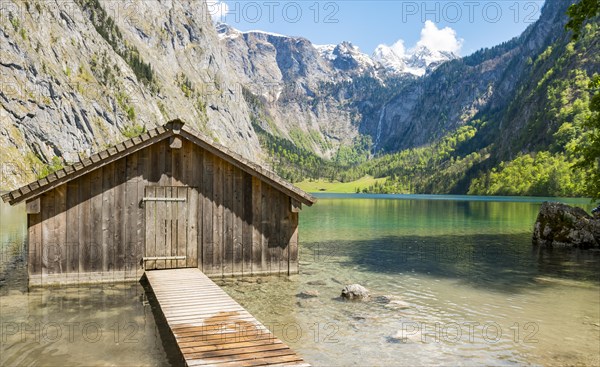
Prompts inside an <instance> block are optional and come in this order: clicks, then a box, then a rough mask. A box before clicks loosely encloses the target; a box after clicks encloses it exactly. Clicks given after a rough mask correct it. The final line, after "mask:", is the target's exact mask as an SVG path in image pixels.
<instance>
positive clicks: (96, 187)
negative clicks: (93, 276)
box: [89, 169, 104, 272]
mask: <svg viewBox="0 0 600 367" xmlns="http://www.w3.org/2000/svg"><path fill="white" fill-rule="evenodd" d="M102 171H103V169H97V170H94V171H92V172H90V180H91V196H92V197H91V200H92V212H91V221H92V223H91V241H90V267H89V271H93V272H96V271H101V270H102V266H103V259H102V255H103V253H104V251H103V249H102V200H103V195H102V184H103V182H102V181H103V180H102Z"/></svg>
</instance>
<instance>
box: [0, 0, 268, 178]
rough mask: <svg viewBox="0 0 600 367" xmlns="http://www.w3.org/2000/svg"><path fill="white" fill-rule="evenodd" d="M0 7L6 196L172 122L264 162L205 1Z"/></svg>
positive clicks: (0, 124) (81, 1) (80, 1)
mask: <svg viewBox="0 0 600 367" xmlns="http://www.w3.org/2000/svg"><path fill="white" fill-rule="evenodd" d="M1 7H2V9H1V10H2V17H0V22H1V24H0V49H1V50H2V57H1V59H0V80H1V81H2V87H1V88H0V146H1V147H2V150H3V152H2V156H1V158H0V165H1V166H2V173H3V176H2V178H3V180H2V181H3V182H1V183H0V186H2V187H3V188H5V189H6V188H8V187H15V186H16V185H18V184H22V183H24V182H26V181H28V180H31V179H33V178H35V176H36V175H37V176H40V175H43V174H44V173H45V172H46V173H47V171H48V170H49V169H52V168H53V167H54V168H56V166H59V165H62V164H64V163H65V162H72V161H76V160H78V159H80V158H81V157H84V156H89V155H90V154H92V153H94V152H97V151H99V150H101V149H103V148H105V147H106V146H108V145H111V144H113V143H115V142H117V141H121V140H124V139H125V138H126V137H130V136H132V135H135V134H137V133H139V132H141V131H143V129H144V128H151V127H154V126H157V125H162V124H164V123H166V122H167V121H169V120H170V119H173V118H177V117H178V118H182V119H183V120H185V121H187V122H188V123H190V124H192V125H194V126H195V127H196V128H198V129H200V130H202V131H204V132H205V133H208V134H211V135H212V136H213V137H214V139H216V140H218V141H220V142H221V143H223V144H226V145H227V146H229V147H230V148H232V149H234V150H236V151H237V152H239V153H240V154H242V155H244V156H246V157H249V158H252V159H255V160H260V159H262V157H263V155H262V150H261V147H260V145H259V141H258V138H257V135H256V133H255V131H254V129H253V128H252V126H251V122H250V116H249V108H248V106H247V104H246V103H245V100H244V98H243V95H242V90H241V88H239V83H238V81H237V79H235V78H233V77H232V76H231V75H232V74H233V73H232V71H231V69H230V68H229V67H228V63H227V62H226V59H225V57H224V54H223V52H222V50H221V48H220V46H219V41H218V37H217V34H216V31H215V29H214V26H213V25H212V21H211V18H210V16H209V14H208V11H207V7H206V3H205V2H204V1H198V2H184V1H164V2H148V1H133V2H127V3H121V2H113V1H104V0H76V1H75V2H60V1H59V2H45V1H37V2H23V1H16V0H15V1H4V2H3V3H2V5H1ZM115 15H116V16H115ZM32 168H33V170H32Z"/></svg>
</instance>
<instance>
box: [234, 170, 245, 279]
mask: <svg viewBox="0 0 600 367" xmlns="http://www.w3.org/2000/svg"><path fill="white" fill-rule="evenodd" d="M233 187H234V189H233V239H234V241H233V254H234V256H233V272H234V273H235V274H241V273H243V271H244V264H243V261H244V245H243V241H244V238H243V237H242V229H243V226H242V218H243V217H244V179H243V175H242V170H240V169H239V168H237V167H236V168H235V169H233Z"/></svg>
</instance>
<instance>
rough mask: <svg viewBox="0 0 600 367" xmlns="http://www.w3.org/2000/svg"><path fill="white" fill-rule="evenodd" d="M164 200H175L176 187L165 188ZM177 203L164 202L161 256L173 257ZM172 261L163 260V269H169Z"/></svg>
mask: <svg viewBox="0 0 600 367" xmlns="http://www.w3.org/2000/svg"><path fill="white" fill-rule="evenodd" d="M164 197H165V198H176V197H177V188H176V187H172V186H169V187H165V196H164ZM176 226H177V203H176V202H174V201H165V254H164V255H163V256H173V254H174V253H175V251H176V249H175V246H176V244H175V243H173V242H174V240H175V235H176V233H175V232H177V228H176ZM173 263H174V261H172V260H165V261H164V264H165V269H171V268H172V267H173Z"/></svg>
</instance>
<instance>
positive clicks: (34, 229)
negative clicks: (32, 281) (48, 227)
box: [27, 213, 42, 276]
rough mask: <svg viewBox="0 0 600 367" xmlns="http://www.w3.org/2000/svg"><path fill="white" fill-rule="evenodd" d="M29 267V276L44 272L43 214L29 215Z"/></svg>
mask: <svg viewBox="0 0 600 367" xmlns="http://www.w3.org/2000/svg"><path fill="white" fill-rule="evenodd" d="M27 228H28V229H29V230H28V234H29V236H28V238H27V254H28V256H27V261H28V264H27V267H28V272H29V276H32V275H41V274H42V256H41V253H40V251H41V248H42V246H41V244H42V214H41V213H38V214H28V215H27Z"/></svg>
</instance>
